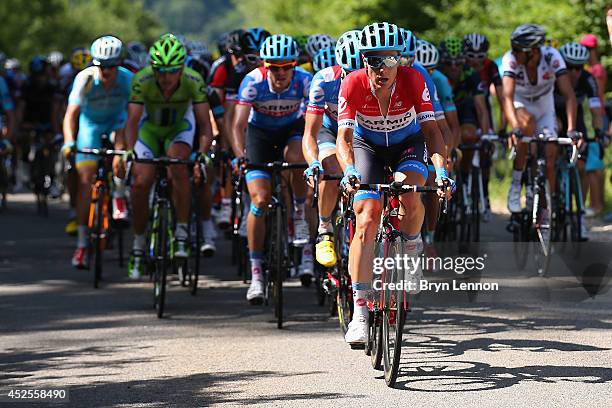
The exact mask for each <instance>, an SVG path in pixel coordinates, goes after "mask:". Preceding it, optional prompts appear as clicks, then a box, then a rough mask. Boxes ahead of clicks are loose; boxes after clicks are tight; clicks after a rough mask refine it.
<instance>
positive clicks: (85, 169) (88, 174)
mask: <svg viewBox="0 0 612 408" xmlns="http://www.w3.org/2000/svg"><path fill="white" fill-rule="evenodd" d="M77 171H78V181H79V183H78V190H77V191H78V194H77V200H76V201H77V248H85V247H87V218H88V215H89V204H90V201H91V184H92V183H93V180H94V175H95V173H96V162H95V161H94V162H93V163H92V162H91V161H89V160H88V161H82V162H80V163H79V164H78V165H77Z"/></svg>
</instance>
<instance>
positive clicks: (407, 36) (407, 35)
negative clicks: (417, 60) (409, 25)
mask: <svg viewBox="0 0 612 408" xmlns="http://www.w3.org/2000/svg"><path fill="white" fill-rule="evenodd" d="M399 30H400V33H402V36H403V37H404V43H405V44H406V48H404V51H402V56H403V57H408V58H410V57H414V54H415V53H416V48H417V38H416V35H414V34H413V33H412V31H410V30H406V29H404V28H400V29H399Z"/></svg>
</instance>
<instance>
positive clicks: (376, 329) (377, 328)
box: [366, 310, 383, 370]
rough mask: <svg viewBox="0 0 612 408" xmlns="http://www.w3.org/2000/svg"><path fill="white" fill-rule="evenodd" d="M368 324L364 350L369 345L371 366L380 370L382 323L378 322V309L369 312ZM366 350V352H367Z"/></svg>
mask: <svg viewBox="0 0 612 408" xmlns="http://www.w3.org/2000/svg"><path fill="white" fill-rule="evenodd" d="M368 319H370V321H369V326H368V341H367V343H366V344H367V345H366V350H367V349H368V345H369V350H368V351H369V353H370V363H371V364H372V368H373V369H375V370H382V369H383V367H382V358H383V350H382V325H381V324H380V311H378V310H374V311H371V312H370V313H369V317H368ZM368 351H366V354H367V353H368Z"/></svg>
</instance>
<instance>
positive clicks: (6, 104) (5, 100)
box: [0, 77, 15, 112]
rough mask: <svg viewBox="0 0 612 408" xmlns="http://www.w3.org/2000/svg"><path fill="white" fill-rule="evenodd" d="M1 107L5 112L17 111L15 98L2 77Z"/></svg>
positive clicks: (0, 78) (0, 90)
mask: <svg viewBox="0 0 612 408" xmlns="http://www.w3.org/2000/svg"><path fill="white" fill-rule="evenodd" d="M0 107H1V108H2V111H3V112H6V111H10V110H13V109H15V104H14V103H13V98H12V97H11V93H10V92H9V88H8V85H7V84H6V81H5V80H4V78H2V77H0Z"/></svg>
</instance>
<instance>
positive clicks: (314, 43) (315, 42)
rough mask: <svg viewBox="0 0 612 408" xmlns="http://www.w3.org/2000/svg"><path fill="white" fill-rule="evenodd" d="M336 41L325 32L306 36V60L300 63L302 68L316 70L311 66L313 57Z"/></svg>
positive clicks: (312, 71) (309, 70)
mask: <svg viewBox="0 0 612 408" xmlns="http://www.w3.org/2000/svg"><path fill="white" fill-rule="evenodd" d="M335 45H336V41H335V40H334V39H333V38H331V37H330V36H329V35H327V34H313V35H309V36H308V37H307V38H306V44H304V47H303V49H304V51H306V56H305V57H306V61H305V62H304V63H302V64H301V65H300V67H302V68H303V69H305V70H306V71H308V72H310V73H314V72H316V70H315V69H314V66H313V62H314V58H315V56H316V55H317V53H318V52H319V50H322V49H323V48H329V47H334V46H335ZM309 63H310V64H309Z"/></svg>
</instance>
